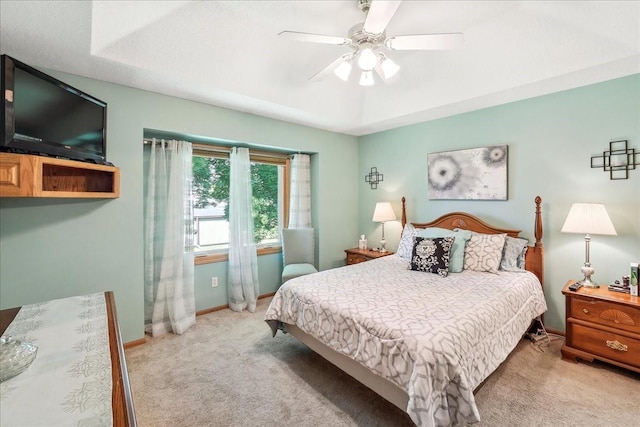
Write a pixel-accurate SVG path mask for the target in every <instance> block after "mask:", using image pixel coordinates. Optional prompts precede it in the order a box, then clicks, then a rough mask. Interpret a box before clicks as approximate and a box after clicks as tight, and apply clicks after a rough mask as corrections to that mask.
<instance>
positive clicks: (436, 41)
mask: <svg viewBox="0 0 640 427" xmlns="http://www.w3.org/2000/svg"><path fill="white" fill-rule="evenodd" d="M463 43H464V35H463V34H462V33H448V34H418V35H414V36H395V37H389V38H388V39H387V40H386V41H385V42H384V44H385V46H386V47H387V48H389V49H391V50H438V49H455V48H457V47H460V46H462V44H463Z"/></svg>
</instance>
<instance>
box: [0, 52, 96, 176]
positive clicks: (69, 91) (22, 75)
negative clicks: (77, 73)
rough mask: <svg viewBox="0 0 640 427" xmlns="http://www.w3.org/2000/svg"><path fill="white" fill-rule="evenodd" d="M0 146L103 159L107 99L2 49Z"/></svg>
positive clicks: (84, 158)
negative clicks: (50, 74) (20, 59)
mask: <svg viewBox="0 0 640 427" xmlns="http://www.w3.org/2000/svg"><path fill="white" fill-rule="evenodd" d="M0 114H2V123H3V124H4V128H3V132H2V141H0V150H1V151H12V152H16V153H28V154H37V155H41V156H52V157H61V158H67V159H72V160H81V161H89V162H95V163H101V164H109V163H108V162H107V153H106V148H107V147H106V145H107V104H106V103H105V102H103V101H100V100H99V99H97V98H95V97H93V96H91V95H88V94H86V93H84V92H82V91H80V90H78V89H76V88H74V87H72V86H70V85H68V84H66V83H64V82H61V81H60V80H58V79H56V78H54V77H52V76H49V75H47V74H45V73H43V72H41V71H39V70H36V69H35V68H33V67H30V66H29V65H27V64H24V63H22V62H20V61H18V60H16V59H14V58H11V57H10V56H8V55H2V105H1V108H0Z"/></svg>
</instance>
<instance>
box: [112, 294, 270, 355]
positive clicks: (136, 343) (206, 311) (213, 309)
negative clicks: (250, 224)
mask: <svg viewBox="0 0 640 427" xmlns="http://www.w3.org/2000/svg"><path fill="white" fill-rule="evenodd" d="M275 294H276V293H275V292H269V293H268V294H264V295H260V296H258V299H263V298H270V297H272V296H274V295H275ZM227 308H229V304H225V305H219V306H217V307H210V308H205V309H204V310H199V311H196V317H198V316H202V315H204V314H209V313H215V312H216V311H220V310H225V309H227ZM146 342H147V337H146V335H145V337H144V338H140V339H138V340H133V341H129V342H126V343H124V344H123V347H124V349H125V350H126V349H128V348H132V347H137V346H139V345H142V344H146Z"/></svg>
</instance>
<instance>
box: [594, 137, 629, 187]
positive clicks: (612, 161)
mask: <svg viewBox="0 0 640 427" xmlns="http://www.w3.org/2000/svg"><path fill="white" fill-rule="evenodd" d="M638 154H640V153H636V150H635V149H634V148H628V147H627V140H622V141H611V142H610V143H609V151H604V152H603V153H602V156H592V157H591V167H592V168H602V170H604V171H605V172H609V179H612V180H617V179H629V171H630V170H632V169H635V168H636V166H638V165H640V159H639V158H638Z"/></svg>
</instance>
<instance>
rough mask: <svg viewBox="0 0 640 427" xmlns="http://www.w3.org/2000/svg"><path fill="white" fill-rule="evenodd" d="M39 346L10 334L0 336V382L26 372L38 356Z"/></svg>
mask: <svg viewBox="0 0 640 427" xmlns="http://www.w3.org/2000/svg"><path fill="white" fill-rule="evenodd" d="M37 352H38V347H37V346H36V345H35V344H33V343H30V342H25V341H19V340H16V339H13V337H11V336H9V335H3V336H1V337H0V382H3V381H5V380H8V379H9V378H13V377H15V376H16V375H19V374H21V373H22V372H24V370H25V369H27V368H28V367H29V365H31V362H33V360H34V359H35V358H36V353H37Z"/></svg>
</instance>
